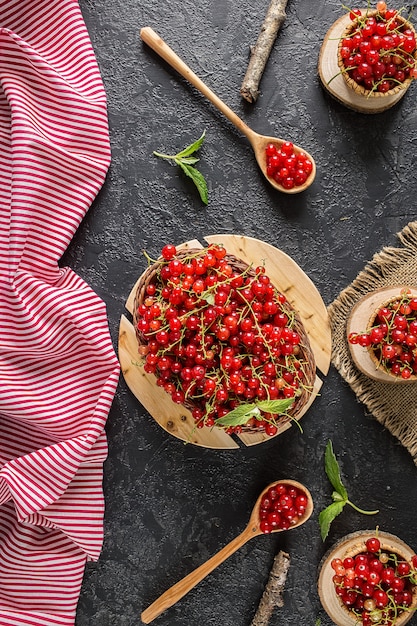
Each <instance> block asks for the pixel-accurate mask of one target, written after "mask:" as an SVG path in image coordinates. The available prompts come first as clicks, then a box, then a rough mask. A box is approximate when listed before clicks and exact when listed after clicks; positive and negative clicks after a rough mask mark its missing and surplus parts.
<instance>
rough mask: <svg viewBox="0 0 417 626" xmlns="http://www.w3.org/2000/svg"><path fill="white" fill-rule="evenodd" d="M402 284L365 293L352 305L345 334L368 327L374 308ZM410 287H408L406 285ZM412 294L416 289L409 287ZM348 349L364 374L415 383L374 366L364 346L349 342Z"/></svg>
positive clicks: (399, 288)
mask: <svg viewBox="0 0 417 626" xmlns="http://www.w3.org/2000/svg"><path fill="white" fill-rule="evenodd" d="M403 287H404V285H400V286H398V285H397V286H394V287H383V288H381V289H376V290H375V291H372V292H371V293H369V294H367V295H366V296H365V297H364V298H362V299H361V300H359V302H358V303H357V304H356V305H355V306H354V307H353V309H352V312H351V314H350V316H349V319H348V321H347V325H346V336H347V337H348V336H349V333H351V332H359V333H360V332H362V331H365V330H366V329H367V327H368V323H369V320H370V318H371V317H372V315H373V314H374V313H375V311H376V309H377V308H378V307H379V306H380V305H381V304H382V303H383V302H386V301H387V300H390V299H391V298H394V297H395V296H397V295H398V294H399V293H400V291H401V289H402V288H403ZM407 288H408V289H410V287H407ZM411 292H412V294H413V295H415V296H417V290H416V289H411ZM348 345H349V350H350V354H351V356H352V360H353V362H354V363H355V365H356V367H357V368H358V369H359V370H360V371H361V372H362V373H363V374H366V376H369V378H372V379H373V380H377V381H380V382H386V383H394V384H396V385H399V384H405V383H407V384H411V383H413V382H414V383H415V380H404V379H402V378H400V377H397V376H390V375H389V374H388V373H386V372H384V371H383V370H379V369H377V368H376V366H375V363H374V361H373V360H372V359H371V357H370V354H369V352H368V350H367V349H366V348H363V347H362V346H359V345H357V344H356V345H355V344H351V343H349V344H348Z"/></svg>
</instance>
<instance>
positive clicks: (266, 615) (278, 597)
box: [250, 550, 290, 626]
mask: <svg viewBox="0 0 417 626" xmlns="http://www.w3.org/2000/svg"><path fill="white" fill-rule="evenodd" d="M289 567H290V555H289V554H287V553H286V552H283V551H282V550H280V551H279V552H278V554H277V555H276V557H275V559H274V562H273V564H272V568H271V571H270V573H269V578H268V582H267V583H266V586H265V591H264V592H263V594H262V598H261V600H260V602H259V606H258V608H257V610H256V613H255V615H254V618H253V620H252V622H251V625H250V626H267V625H268V623H269V620H270V618H271V615H272V612H273V610H274V608H275V607H276V606H278V607H279V606H284V599H283V596H282V594H283V592H284V587H285V581H286V579H287V573H288V568H289Z"/></svg>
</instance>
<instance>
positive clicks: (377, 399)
mask: <svg viewBox="0 0 417 626" xmlns="http://www.w3.org/2000/svg"><path fill="white" fill-rule="evenodd" d="M397 237H398V238H399V241H400V244H401V247H398V248H395V247H391V246H390V247H386V248H383V249H382V250H381V251H380V252H378V253H377V254H375V255H374V257H373V259H372V260H371V261H370V262H369V263H368V264H367V265H366V266H365V267H364V269H363V270H362V271H361V272H360V274H358V276H357V277H356V279H355V280H354V281H353V282H352V283H351V284H350V285H349V286H348V287H346V288H345V289H344V290H343V291H342V292H341V293H340V294H339V296H338V297H337V298H336V299H335V300H334V301H333V302H332V303H331V304H330V305H329V306H328V313H329V320H330V325H331V329H332V356H331V360H332V363H333V365H334V366H335V367H336V369H337V370H338V371H339V373H340V375H341V376H342V377H343V378H344V379H345V380H346V382H347V383H348V384H349V385H350V387H351V388H352V389H353V391H354V392H355V394H356V396H357V398H358V400H359V401H361V402H363V404H364V405H365V406H366V407H367V409H368V411H369V412H370V413H372V415H374V417H375V418H376V419H377V420H378V421H379V422H380V423H381V424H382V425H383V426H385V427H386V428H387V429H388V430H389V431H390V432H391V434H392V435H394V436H395V437H396V438H397V439H398V440H399V441H400V442H401V443H402V445H403V446H405V448H407V450H408V451H409V452H410V454H411V456H412V457H413V460H414V463H415V464H416V465H417V383H415V384H405V385H404V384H403V385H401V384H400V385H397V384H395V383H393V384H390V383H382V382H378V381H375V380H372V379H370V378H368V377H367V376H365V375H364V374H362V372H360V371H359V370H358V369H357V368H356V366H355V364H354V363H353V361H352V358H351V355H350V350H349V346H348V342H347V338H346V323H347V320H348V318H349V315H350V312H351V310H352V307H353V306H354V305H355V304H356V303H357V302H358V301H359V300H360V299H361V298H362V297H363V296H365V295H366V294H368V293H369V292H371V291H374V290H375V289H379V288H383V287H393V286H396V285H409V286H412V287H417V222H410V223H409V224H408V225H407V226H406V227H405V228H404V229H403V230H402V231H401V232H400V233H397Z"/></svg>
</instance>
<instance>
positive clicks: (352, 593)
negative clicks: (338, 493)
mask: <svg viewBox="0 0 417 626" xmlns="http://www.w3.org/2000/svg"><path fill="white" fill-rule="evenodd" d="M416 583H417V556H416V554H415V552H414V551H413V550H412V549H411V548H410V547H409V546H408V545H407V544H405V543H404V542H403V541H402V540H401V539H399V538H398V537H396V536H395V535H392V534H390V533H386V532H382V531H379V530H376V531H375V530H374V531H372V530H371V531H368V530H366V531H358V532H356V533H352V534H350V535H347V536H346V537H344V538H343V539H341V540H340V541H339V542H338V543H337V544H336V545H335V546H334V547H333V548H332V549H331V550H330V551H329V552H328V554H327V555H326V556H325V557H324V559H323V561H322V564H321V566H320V573H319V580H318V591H319V596H320V600H321V603H322V605H323V608H324V609H325V610H326V612H327V613H328V615H329V616H330V617H331V619H332V620H333V621H334V623H335V624H337V626H382V625H384V626H403V625H404V624H406V623H407V622H408V621H409V620H410V619H411V618H412V617H413V616H414V613H415V610H416V608H417V586H416Z"/></svg>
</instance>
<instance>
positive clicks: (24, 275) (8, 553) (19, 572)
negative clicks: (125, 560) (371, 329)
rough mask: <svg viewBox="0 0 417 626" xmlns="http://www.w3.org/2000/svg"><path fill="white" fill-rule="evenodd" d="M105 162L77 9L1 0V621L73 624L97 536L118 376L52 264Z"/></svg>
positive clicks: (42, 1) (90, 310) (96, 95)
mask: <svg viewBox="0 0 417 626" xmlns="http://www.w3.org/2000/svg"><path fill="white" fill-rule="evenodd" d="M109 163H110V143H109V135H108V126H107V110H106V97H105V92H104V89H103V84H102V81H101V77H100V73H99V70H98V67H97V63H96V60H95V57H94V52H93V50H92V46H91V43H90V40H89V37H88V33H87V30H86V27H85V24H84V21H83V19H82V15H81V12H80V9H79V6H78V4H77V2H76V1H75V0H0V626H6V625H13V626H27V625H31V626H34V625H36V626H39V625H42V626H55V625H59V626H61V625H65V626H70V625H72V624H74V621H75V612H76V606H77V602H78V598H79V592H80V586H81V581H82V577H83V573H84V567H85V563H86V560H88V559H97V558H98V556H99V554H100V550H101V546H102V541H103V512H104V499H103V491H102V473H103V461H104V459H105V458H106V454H107V442H106V436H105V432H104V426H105V422H106V419H107V415H108V411H109V409H110V406H111V403H112V400H113V397H114V393H115V391H116V386H117V382H118V378H119V364H118V361H117V358H116V355H115V353H114V349H113V346H112V343H111V339H110V334H109V330H108V324H107V316H106V308H105V305H104V303H103V302H102V300H101V299H100V298H99V297H98V296H97V295H96V294H95V293H94V292H93V291H92V290H91V289H90V288H89V286H88V285H87V284H86V283H85V282H84V281H83V280H82V279H81V278H80V277H78V276H77V275H76V274H75V273H74V272H73V271H71V270H70V269H69V268H60V267H59V265H58V262H59V260H60V258H61V256H62V254H63V253H64V251H65V249H66V248H67V246H68V244H69V242H70V241H71V239H72V237H73V235H74V233H75V231H76V229H77V227H78V226H79V224H80V221H81V220H82V218H83V216H84V215H85V213H86V211H87V210H88V208H89V206H90V205H91V202H92V201H93V199H94V197H95V196H96V194H97V192H98V191H99V189H100V187H101V185H102V184H103V181H104V178H105V176H106V172H107V169H108V167H109Z"/></svg>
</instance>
